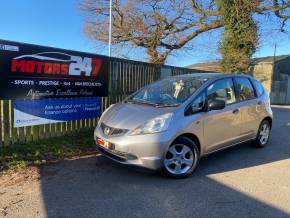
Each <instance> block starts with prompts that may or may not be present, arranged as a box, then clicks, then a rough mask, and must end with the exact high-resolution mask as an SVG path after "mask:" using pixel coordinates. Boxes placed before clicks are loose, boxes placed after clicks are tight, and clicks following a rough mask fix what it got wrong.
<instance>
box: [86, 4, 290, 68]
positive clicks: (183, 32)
mask: <svg viewBox="0 0 290 218" xmlns="http://www.w3.org/2000/svg"><path fill="white" fill-rule="evenodd" d="M220 1H223V0H113V8H112V9H113V10H112V11H113V13H112V14H113V31H112V40H113V44H115V45H123V46H131V47H140V48H145V49H146V51H147V54H148V57H149V61H150V62H151V63H158V64H163V63H164V62H165V61H166V59H167V57H168V56H169V55H170V54H171V53H172V52H173V51H174V50H178V49H181V48H184V47H185V46H186V45H188V43H189V42H191V41H192V40H193V39H194V38H196V37H197V36H199V35H200V34H203V33H206V32H208V31H210V30H215V29H218V28H221V27H223V21H222V14H221V10H220V7H219V5H220ZM233 1H235V0H233ZM250 2H252V3H253V4H254V7H253V13H256V14H263V15H265V14H266V15H267V14H269V13H272V15H273V14H274V15H276V17H279V18H280V19H281V30H284V28H285V25H286V21H287V19H289V16H290V15H289V11H288V10H289V7H290V2H289V1H285V0H252V1H250ZM81 9H82V10H83V11H84V12H85V14H86V20H85V32H86V34H87V35H88V36H89V37H90V38H92V39H94V40H98V41H101V42H108V31H107V30H108V25H109V24H108V20H109V19H108V16H109V0H83V2H82V4H81ZM272 15H271V16H272Z"/></svg>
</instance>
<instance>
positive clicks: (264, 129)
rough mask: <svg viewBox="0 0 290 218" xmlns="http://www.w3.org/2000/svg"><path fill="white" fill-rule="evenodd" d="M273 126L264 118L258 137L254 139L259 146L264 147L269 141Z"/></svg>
mask: <svg viewBox="0 0 290 218" xmlns="http://www.w3.org/2000/svg"><path fill="white" fill-rule="evenodd" d="M270 130H271V126H270V123H269V121H267V120H263V122H262V123H261V124H260V127H259V130H258V134H257V137H256V139H255V141H254V145H255V146H256V147H258V148H263V147H265V146H266V144H267V143H268V141H269V136H270Z"/></svg>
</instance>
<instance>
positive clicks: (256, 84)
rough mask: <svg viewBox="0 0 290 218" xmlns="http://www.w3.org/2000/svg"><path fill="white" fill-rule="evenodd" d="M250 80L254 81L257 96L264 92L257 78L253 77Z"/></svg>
mask: <svg viewBox="0 0 290 218" xmlns="http://www.w3.org/2000/svg"><path fill="white" fill-rule="evenodd" d="M252 81H253V83H254V86H255V89H256V92H257V95H258V97H260V96H261V95H263V93H264V87H263V85H262V83H261V82H259V81H258V80H256V79H253V80H252Z"/></svg>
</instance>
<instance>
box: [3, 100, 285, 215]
mask: <svg viewBox="0 0 290 218" xmlns="http://www.w3.org/2000/svg"><path fill="white" fill-rule="evenodd" d="M273 110H274V113H275V121H274V124H273V130H272V134H271V139H270V142H269V144H268V146H267V147H266V148H264V149H255V148H253V147H251V146H250V145H249V144H244V145H241V146H237V147H234V148H231V149H228V150H225V151H222V152H219V153H216V154H213V155H210V156H208V157H206V158H204V159H202V160H201V162H200V165H199V167H198V169H197V171H196V172H195V174H194V175H193V176H191V177H189V178H187V179H183V180H172V179H167V178H164V177H161V176H159V175H155V174H152V173H144V172H138V171H135V170H132V169H127V168H124V167H121V166H119V165H116V164H115V163H112V162H111V161H109V160H107V159H106V158H104V157H102V156H97V157H96V156H88V157H83V158H81V159H75V160H65V161H62V162H61V163H57V164H50V165H43V166H42V167H40V168H39V169H38V168H29V169H28V170H27V171H25V172H23V173H21V174H15V175H9V176H2V177H1V178H0V217H13V218H14V217H290V107H279V106H276V107H273Z"/></svg>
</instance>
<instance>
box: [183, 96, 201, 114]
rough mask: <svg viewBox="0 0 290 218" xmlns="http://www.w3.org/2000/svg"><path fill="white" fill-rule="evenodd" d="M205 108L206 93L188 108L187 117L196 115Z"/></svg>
mask: <svg viewBox="0 0 290 218" xmlns="http://www.w3.org/2000/svg"><path fill="white" fill-rule="evenodd" d="M204 107H205V93H202V94H200V95H199V96H198V97H197V98H196V99H195V100H194V101H193V102H192V103H191V105H190V107H189V108H188V110H187V112H186V115H190V114H194V113H197V112H200V111H202V110H203V109H204Z"/></svg>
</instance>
